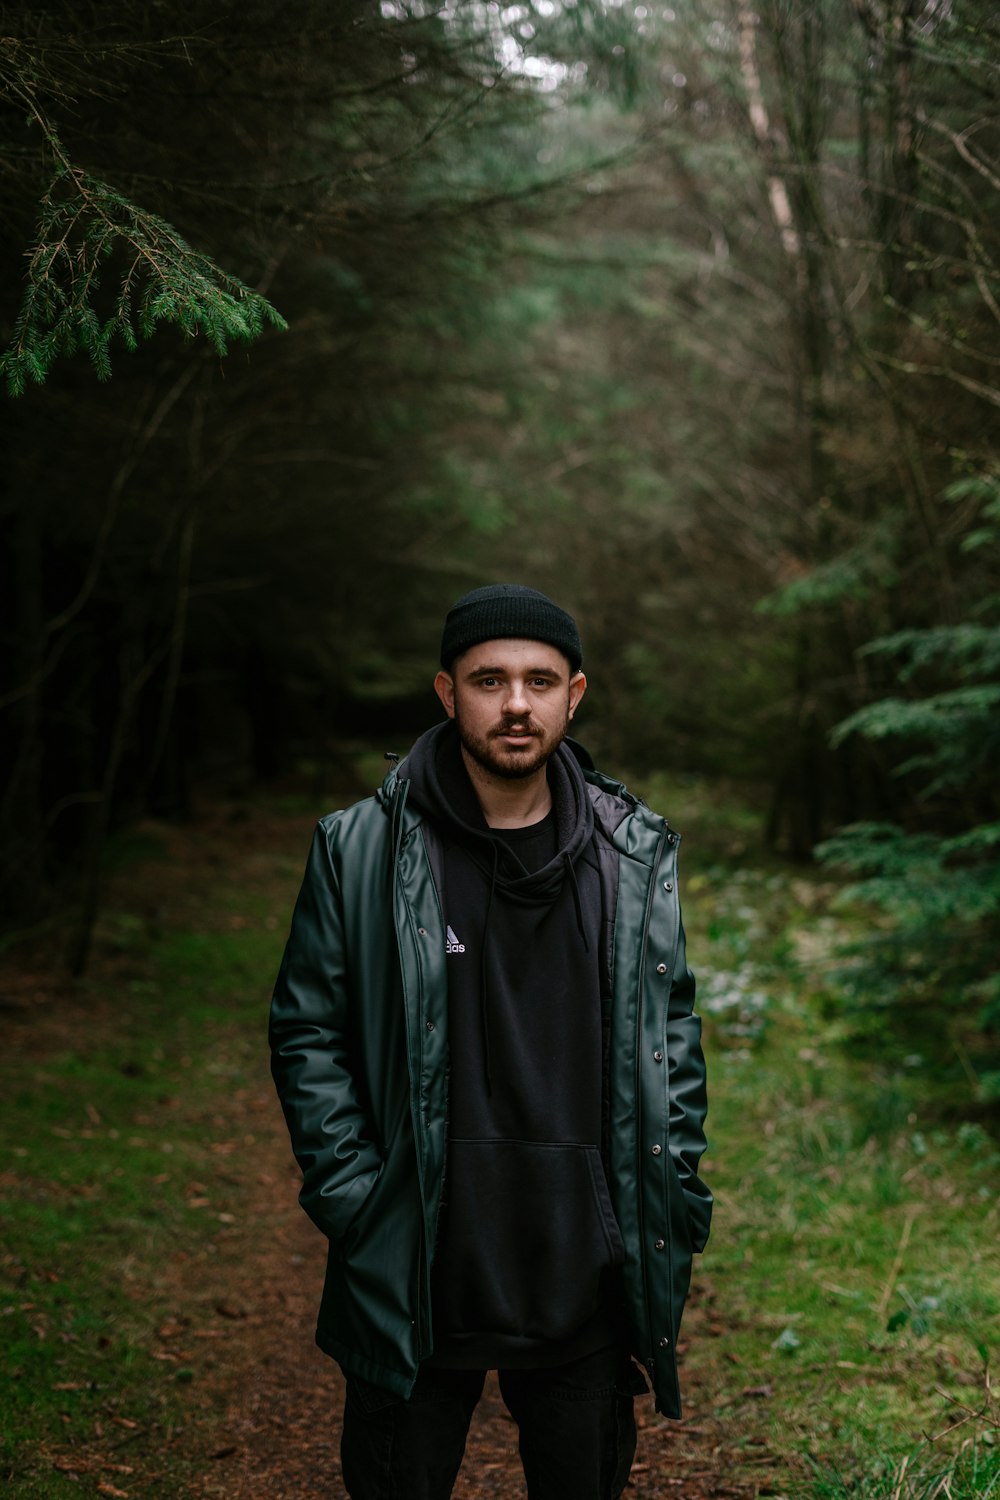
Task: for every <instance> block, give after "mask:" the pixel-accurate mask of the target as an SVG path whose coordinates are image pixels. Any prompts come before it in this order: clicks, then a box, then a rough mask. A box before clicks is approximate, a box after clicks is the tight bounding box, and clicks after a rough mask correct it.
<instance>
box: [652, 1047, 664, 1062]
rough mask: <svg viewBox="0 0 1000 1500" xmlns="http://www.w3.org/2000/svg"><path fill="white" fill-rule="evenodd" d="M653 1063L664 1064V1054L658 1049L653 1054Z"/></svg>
mask: <svg viewBox="0 0 1000 1500" xmlns="http://www.w3.org/2000/svg"><path fill="white" fill-rule="evenodd" d="M653 1061H654V1062H662V1061H663V1053H662V1052H661V1051H660V1050H659V1048H657V1050H656V1051H655V1052H654V1053H653Z"/></svg>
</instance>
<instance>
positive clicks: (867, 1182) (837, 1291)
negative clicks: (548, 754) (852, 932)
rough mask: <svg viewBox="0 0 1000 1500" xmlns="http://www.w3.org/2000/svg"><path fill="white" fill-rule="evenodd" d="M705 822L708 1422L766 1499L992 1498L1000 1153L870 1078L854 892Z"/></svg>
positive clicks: (895, 1087)
mask: <svg viewBox="0 0 1000 1500" xmlns="http://www.w3.org/2000/svg"><path fill="white" fill-rule="evenodd" d="M650 800H652V801H654V805H657V804H656V802H655V800H654V799H653V798H651V799H650ZM693 801H694V805H693V808H692V813H693V817H692V818H691V819H689V822H691V823H692V824H693V826H692V828H691V833H690V837H689V839H688V840H687V841H686V843H685V846H684V850H683V856H682V865H683V867H682V891H683V893H684V902H685V922H686V926H687V929H688V942H689V953H690V958H691V962H692V966H693V967H694V969H695V970H696V972H697V973H698V975H699V980H700V1007H701V1010H702V1014H703V1017H704V1024H705V1036H706V1046H707V1051H708V1055H709V1063H710V1069H711V1073H710V1098H711V1111H710V1117H709V1136H710V1149H709V1153H708V1157H707V1165H706V1176H707V1177H708V1178H709V1180H710V1181H711V1184H712V1186H713V1189H714V1191H715V1193H716V1198H717V1207H716V1217H715V1221H714V1226H713V1233H712V1240H711V1242H710V1244H709V1247H708V1250H707V1252H706V1255H705V1256H704V1259H703V1263H702V1265H701V1267H700V1268H699V1272H697V1273H696V1278H697V1277H699V1276H700V1277H701V1278H703V1279H704V1282H705V1283H706V1284H707V1285H708V1286H710V1287H711V1289H712V1291H713V1293H714V1295H713V1300H712V1308H713V1314H714V1316H715V1318H716V1320H717V1321H718V1322H720V1323H721V1324H722V1331H721V1332H720V1333H717V1334H716V1335H715V1336H713V1337H711V1338H709V1339H705V1338H701V1339H699V1338H698V1337H697V1332H696V1330H697V1329H698V1327H700V1326H701V1325H700V1324H698V1322H697V1319H696V1318H695V1319H693V1320H692V1325H693V1328H694V1329H695V1332H693V1333H692V1334H691V1347H690V1351H689V1353H688V1356H687V1367H688V1369H690V1370H691V1372H692V1374H693V1375H696V1376H697V1382H698V1386H697V1388H698V1390H699V1399H701V1400H704V1399H707V1400H708V1402H709V1404H710V1406H711V1407H713V1408H714V1409H715V1410H716V1412H717V1413H719V1414H720V1419H722V1420H724V1422H725V1426H726V1430H727V1433H728V1434H729V1435H730V1436H731V1437H732V1438H733V1439H734V1440H735V1442H736V1444H737V1446H738V1447H739V1446H740V1445H742V1446H743V1448H744V1451H745V1454H746V1467H745V1470H744V1471H743V1472H744V1477H747V1478H754V1479H755V1480H756V1482H757V1483H758V1484H759V1485H760V1486H761V1487H760V1489H759V1493H760V1494H762V1495H763V1494H771V1495H779V1494H781V1495H787V1496H788V1497H790V1500H805V1497H809V1500H821V1497H830V1500H832V1497H834V1496H837V1497H840V1496H844V1497H846V1496H848V1495H851V1496H853V1495H858V1496H868V1495H871V1496H873V1497H875V1496H883V1495H885V1496H886V1497H893V1500H910V1497H912V1500H922V1497H923V1496H924V1495H927V1496H928V1497H929V1496H931V1495H932V1494H935V1493H940V1494H941V1495H943V1496H947V1495H949V1494H951V1495H953V1496H954V1497H955V1500H958V1497H959V1496H969V1497H970V1500H971V1497H972V1496H973V1495H976V1496H978V1495H979V1494H980V1493H981V1492H982V1493H983V1494H993V1493H996V1487H997V1485H998V1483H1000V1480H998V1479H997V1474H998V1472H1000V1471H998V1464H997V1452H998V1451H1000V1427H998V1410H997V1406H996V1403H995V1402H994V1401H993V1400H992V1399H991V1397H990V1394H989V1392H988V1391H987V1388H986V1387H987V1379H988V1372H989V1369H990V1365H991V1361H995V1359H996V1353H997V1346H998V1343H1000V1248H998V1247H1000V1213H998V1198H997V1188H998V1183H1000V1148H998V1143H997V1141H996V1140H995V1139H994V1138H993V1137H992V1136H991V1135H990V1134H989V1133H988V1132H987V1131H986V1130H985V1129H983V1127H982V1126H981V1125H980V1124H978V1123H974V1122H972V1121H966V1122H964V1123H963V1122H962V1113H963V1098H965V1103H966V1105H967V1106H969V1109H970V1113H971V1103H972V1099H971V1093H963V1088H964V1086H963V1085H959V1087H958V1088H953V1089H952V1090H951V1092H950V1095H949V1098H948V1101H947V1104H948V1108H947V1114H944V1113H943V1112H942V1109H941V1097H940V1091H939V1090H937V1089H935V1088H933V1087H930V1086H929V1085H928V1083H927V1081H926V1080H925V1078H924V1077H923V1076H922V1075H921V1071H920V1070H919V1069H917V1068H912V1069H908V1068H906V1067H903V1068H902V1069H900V1068H898V1067H893V1066H880V1065H879V1064H878V1063H877V1062H872V1061H871V1056H870V1051H869V1050H868V1049H866V1051H865V1055H864V1056H863V1057H862V1056H859V1055H858V1053H857V1051H856V1049H855V1048H854V1047H853V1045H852V1042H851V1034H850V1032H849V1031H848V1030H847V1029H846V1028H845V1027H844V1026H843V1025H842V1024H841V1022H840V1021H839V1019H838V1015H837V1009H836V1005H835V1004H832V1003H831V997H830V994H829V993H828V988H827V975H828V973H829V971H830V968H831V960H832V955H833V953H834V951H835V947H836V944H837V941H838V939H840V938H841V937H843V935H844V929H843V924H842V919H840V918H837V917H834V916H833V915H832V914H831V902H832V897H833V896H834V894H835V889H836V888H835V887H833V886H831V885H829V884H824V883H822V882H815V881H812V880H806V879H804V878H802V877H801V876H800V875H797V874H794V873H790V872H789V871H787V870H785V871H782V870H780V869H774V868H768V867H767V866H766V865H764V862H761V864H762V867H756V865H757V862H756V860H755V859H754V855H753V853H752V852H750V853H748V856H747V860H748V862H749V864H744V863H743V862H742V861H741V862H740V863H738V864H736V865H735V867H734V864H733V862H732V860H731V859H730V860H726V861H724V862H723V861H721V860H719V858H718V853H719V842H720V840H719V834H718V830H717V829H716V831H715V833H714V834H713V836H712V838H711V840H706V842H707V843H708V849H707V851H705V850H704V846H703V845H702V841H701V840H700V838H699V821H698V820H699V816H702V817H707V816H711V813H710V811H709V810H705V809H704V808H703V807H702V806H699V804H698V799H697V797H696V798H695V799H693ZM674 816H675V817H676V819H677V821H678V823H679V824H680V826H681V827H682V828H683V827H685V823H684V821H683V819H682V817H681V809H680V808H678V811H677V813H676V814H675V815H674ZM731 831H732V830H730V833H731ZM744 832H746V833H747V835H748V836H750V835H749V830H746V829H744ZM750 850H751V851H752V838H751V843H750ZM750 866H754V867H750ZM702 1392H707V1393H708V1394H707V1396H702V1395H701V1393H702ZM746 1392H752V1393H753V1394H752V1395H745V1394H742V1393H746ZM697 1415H698V1413H695V1417H696V1418H697ZM949 1428H951V1429H952V1431H951V1432H950V1433H948V1432H946V1429H949ZM929 1438H931V1439H933V1441H928V1439H929ZM994 1444H995V1446H994ZM963 1445H964V1446H963ZM762 1460H763V1461H765V1462H764V1463H763V1464H762ZM904 1465H905V1468H904V1467H903V1466H904ZM762 1476H763V1477H762ZM844 1476H847V1477H846V1478H845V1477H844ZM942 1476H943V1477H942ZM935 1485H938V1486H939V1488H938V1489H937V1490H935ZM949 1485H950V1486H951V1488H950V1489H949V1488H948V1486H949ZM977 1485H978V1486H986V1488H983V1489H982V1490H980V1489H977V1488H975V1486H977ZM970 1486H972V1487H970Z"/></svg>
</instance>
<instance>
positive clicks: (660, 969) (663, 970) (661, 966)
mask: <svg viewBox="0 0 1000 1500" xmlns="http://www.w3.org/2000/svg"><path fill="white" fill-rule="evenodd" d="M656 972H657V974H665V973H666V972H667V966H666V964H657V965H656Z"/></svg>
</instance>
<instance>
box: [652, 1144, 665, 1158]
mask: <svg viewBox="0 0 1000 1500" xmlns="http://www.w3.org/2000/svg"><path fill="white" fill-rule="evenodd" d="M662 1150H663V1147H662V1146H650V1148H649V1152H650V1155H651V1156H659V1155H660V1153H661V1152H662Z"/></svg>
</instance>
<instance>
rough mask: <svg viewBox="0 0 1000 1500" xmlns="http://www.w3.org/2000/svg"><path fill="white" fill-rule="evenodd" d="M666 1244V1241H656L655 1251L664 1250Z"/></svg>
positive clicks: (654, 1244)
mask: <svg viewBox="0 0 1000 1500" xmlns="http://www.w3.org/2000/svg"><path fill="white" fill-rule="evenodd" d="M666 1243H667V1242H666V1240H655V1241H654V1243H653V1249H654V1250H662V1249H663V1248H664V1246H665V1245H666Z"/></svg>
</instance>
